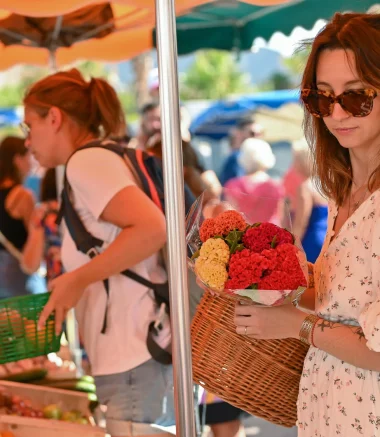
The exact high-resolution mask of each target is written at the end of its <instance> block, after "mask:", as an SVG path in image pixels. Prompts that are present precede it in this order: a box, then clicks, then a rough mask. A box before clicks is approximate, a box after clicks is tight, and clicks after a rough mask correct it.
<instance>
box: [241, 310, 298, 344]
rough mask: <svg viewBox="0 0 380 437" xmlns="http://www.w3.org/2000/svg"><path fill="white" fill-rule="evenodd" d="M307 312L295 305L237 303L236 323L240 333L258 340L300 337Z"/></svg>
mask: <svg viewBox="0 0 380 437" xmlns="http://www.w3.org/2000/svg"><path fill="white" fill-rule="evenodd" d="M305 317H306V314H304V313H303V312H302V311H300V310H298V309H297V308H295V307H294V306H293V305H284V306H279V307H259V306H255V305H247V304H240V303H237V304H236V308H235V319H234V321H235V325H236V332H237V333H238V334H240V335H246V336H247V337H250V338H254V339H256V340H273V339H280V338H298V334H299V331H300V329H301V325H302V322H303V320H304V319H305Z"/></svg>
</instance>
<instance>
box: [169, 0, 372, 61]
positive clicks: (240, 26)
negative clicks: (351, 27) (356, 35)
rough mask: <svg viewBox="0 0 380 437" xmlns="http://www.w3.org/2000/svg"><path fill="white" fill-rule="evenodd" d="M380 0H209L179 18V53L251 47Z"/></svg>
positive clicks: (361, 8) (365, 8)
mask: <svg viewBox="0 0 380 437" xmlns="http://www.w3.org/2000/svg"><path fill="white" fill-rule="evenodd" d="M379 3H380V0H291V1H288V2H277V4H272V5H267V6H262V5H259V4H257V2H255V1H253V0H244V1H236V0H223V1H221V2H217V1H209V2H207V3H205V4H203V5H200V6H198V7H195V8H193V9H192V10H191V11H189V12H188V13H186V14H184V15H182V16H180V17H178V18H177V38H178V54H179V55H185V54H188V53H192V52H194V51H196V50H199V49H220V50H228V51H230V50H250V49H251V47H252V44H253V41H254V40H255V38H257V37H262V38H264V39H265V40H267V41H268V40H269V39H270V38H271V36H272V35H273V34H274V33H275V32H281V33H283V34H285V35H290V33H291V32H292V30H293V29H294V28H295V27H297V26H301V27H303V28H305V29H312V28H313V26H314V24H315V23H316V21H317V20H319V19H325V20H329V19H330V18H332V16H333V15H334V14H335V13H336V12H347V11H355V12H367V11H368V10H369V8H370V7H371V6H373V5H375V4H379Z"/></svg>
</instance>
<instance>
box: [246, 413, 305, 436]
mask: <svg viewBox="0 0 380 437" xmlns="http://www.w3.org/2000/svg"><path fill="white" fill-rule="evenodd" d="M244 426H245V430H246V433H247V437H297V428H296V427H294V428H284V427H282V426H277V425H272V424H271V423H269V422H267V421H265V420H262V419H257V418H256V417H249V418H247V419H246V420H245V421H244Z"/></svg>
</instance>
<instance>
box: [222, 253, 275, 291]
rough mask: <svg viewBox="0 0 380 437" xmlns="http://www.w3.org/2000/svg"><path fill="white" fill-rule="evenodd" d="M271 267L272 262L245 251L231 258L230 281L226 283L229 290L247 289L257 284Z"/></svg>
mask: <svg viewBox="0 0 380 437" xmlns="http://www.w3.org/2000/svg"><path fill="white" fill-rule="evenodd" d="M270 266H271V262H270V260H268V259H267V258H265V257H264V256H261V255H259V254H258V253H254V252H251V251H250V250H248V249H244V250H242V251H241V252H237V253H235V254H233V255H232V256H231V258H230V264H229V269H228V275H229V277H230V280H229V281H227V283H226V288H227V289H235V290H236V289H245V288H247V287H249V286H251V285H253V284H257V283H258V282H259V281H260V278H261V277H262V275H263V272H265V271H266V270H268V269H269V268H270Z"/></svg>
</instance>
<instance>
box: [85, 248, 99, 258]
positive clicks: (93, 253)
mask: <svg viewBox="0 0 380 437" xmlns="http://www.w3.org/2000/svg"><path fill="white" fill-rule="evenodd" d="M86 255H87V256H89V257H90V258H91V259H92V258H95V257H96V255H99V252H98V251H97V250H96V249H95V247H91V249H90V250H88V251H87V252H86Z"/></svg>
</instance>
